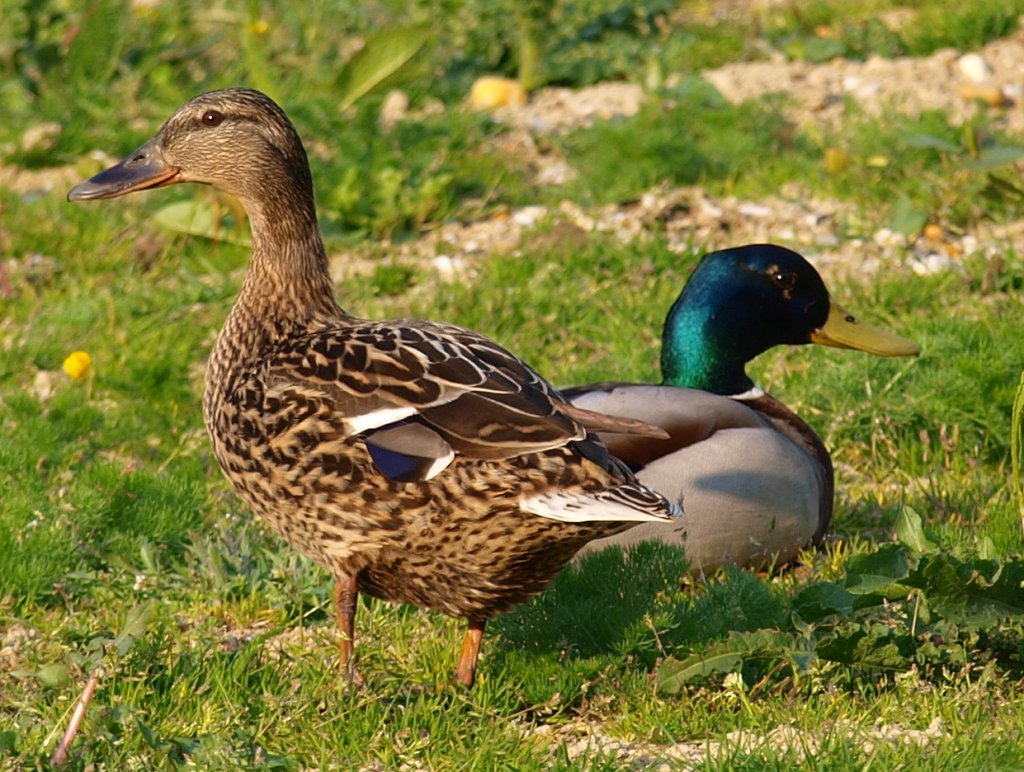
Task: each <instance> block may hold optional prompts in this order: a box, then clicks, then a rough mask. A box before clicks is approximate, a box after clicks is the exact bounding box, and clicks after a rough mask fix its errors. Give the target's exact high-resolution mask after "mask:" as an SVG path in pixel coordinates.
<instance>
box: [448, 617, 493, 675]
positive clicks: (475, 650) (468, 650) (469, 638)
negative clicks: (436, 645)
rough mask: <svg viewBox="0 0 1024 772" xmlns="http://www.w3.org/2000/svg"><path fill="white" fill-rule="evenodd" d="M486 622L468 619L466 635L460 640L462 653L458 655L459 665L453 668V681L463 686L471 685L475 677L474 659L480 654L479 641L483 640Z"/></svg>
mask: <svg viewBox="0 0 1024 772" xmlns="http://www.w3.org/2000/svg"><path fill="white" fill-rule="evenodd" d="M486 624H487V622H486V621H484V620H479V619H470V620H468V624H467V627H466V637H465V639H464V640H463V641H462V654H460V655H459V666H458V667H457V668H455V682H456V683H458V684H462V685H463V686H465V687H470V686H472V685H473V681H474V679H475V678H476V661H477V659H478V658H479V656H480V642H481V641H482V640H483V637H484V625H486Z"/></svg>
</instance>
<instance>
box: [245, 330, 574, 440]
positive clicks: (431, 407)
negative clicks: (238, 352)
mask: <svg viewBox="0 0 1024 772" xmlns="http://www.w3.org/2000/svg"><path fill="white" fill-rule="evenodd" d="M270 361H271V363H272V364H270V365H269V366H268V369H267V372H266V373H265V376H264V382H265V383H266V384H267V386H268V389H267V393H268V394H279V395H286V394H288V393H291V392H293V391H294V389H295V388H296V387H301V389H302V390H303V391H304V392H307V393H308V392H309V391H310V390H313V391H316V392H319V393H320V394H321V395H322V396H323V397H324V398H325V399H327V400H328V401H329V402H330V404H331V406H332V409H333V410H332V412H335V413H336V414H337V415H340V416H344V417H345V418H346V420H348V421H350V422H351V423H350V425H349V427H348V434H350V435H351V434H358V433H361V432H362V431H364V430H365V429H366V428H375V426H373V425H372V423H373V419H374V414H375V413H376V414H378V415H379V416H380V417H382V418H383V419H385V420H382V422H381V423H379V424H376V426H380V425H385V424H387V423H390V421H391V420H397V419H398V418H400V417H401V415H399V414H398V413H396V412H395V411H402V410H408V412H409V413H413V412H414V413H416V414H418V416H419V419H420V420H422V421H423V422H425V423H426V424H428V425H429V426H431V427H432V428H433V429H435V430H436V431H437V432H438V433H439V434H440V435H441V436H442V437H443V438H444V439H445V441H446V442H448V443H449V444H450V445H451V447H452V448H453V449H454V450H455V451H456V452H457V453H460V454H462V455H465V456H469V457H472V458H486V459H494V458H509V457H512V456H517V455H520V454H524V453H531V452H538V451H542V450H548V449H550V448H555V447H560V446H562V445H565V444H566V443H568V442H571V441H573V440H580V439H583V438H584V437H585V436H586V429H585V428H584V426H583V425H582V423H581V422H579V421H578V420H576V419H575V418H574V417H573V416H572V415H571V413H567V412H566V411H564V401H563V400H562V398H561V396H560V395H559V394H558V392H557V391H555V389H553V388H552V387H551V386H550V385H549V384H547V383H546V382H545V381H544V380H543V378H541V377H540V376H539V375H538V374H537V373H536V372H534V371H533V370H532V369H530V368H529V367H528V366H527V365H526V364H525V363H523V362H522V361H521V360H520V359H518V358H517V357H515V356H514V355H512V354H511V353H509V352H508V351H506V350H505V349H503V348H502V347H501V346H499V345H497V344H496V343H494V342H493V341H491V340H489V339H487V338H485V337H483V336H481V335H477V334H476V333H472V332H470V331H468V330H464V329H462V328H458V327H452V326H446V325H438V324H432V323H427V322H418V321H415V320H402V321H401V322H396V323H388V322H380V323H369V322H368V323H366V324H362V325H359V326H354V327H350V328H341V329H334V330H326V331H323V332H319V333H315V334H312V335H307V336H303V337H302V338H298V339H295V340H292V341H290V342H289V344H288V346H287V348H283V349H281V350H279V351H277V352H275V354H274V355H273V356H272V357H271V358H270ZM392 416H393V418H392ZM361 419H365V420H361ZM368 425H369V426H368Z"/></svg>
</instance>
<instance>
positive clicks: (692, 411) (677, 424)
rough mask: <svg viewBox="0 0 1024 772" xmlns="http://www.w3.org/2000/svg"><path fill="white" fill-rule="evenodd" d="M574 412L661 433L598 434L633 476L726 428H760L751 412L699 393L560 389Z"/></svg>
mask: <svg viewBox="0 0 1024 772" xmlns="http://www.w3.org/2000/svg"><path fill="white" fill-rule="evenodd" d="M562 393H563V394H564V395H565V396H566V397H567V398H568V399H569V400H570V401H571V402H572V403H573V405H575V406H576V407H579V408H583V409H586V410H592V411H595V412H599V413H608V414H610V415H614V416H621V417H624V418H631V419H634V420H637V421H640V422H642V423H644V424H651V425H653V426H656V427H658V428H660V429H662V430H663V431H664V432H665V435H666V436H667V438H656V437H644V436H641V435H637V434H618V433H614V432H611V433H609V432H604V431H602V433H601V439H602V440H603V441H604V443H605V444H606V445H607V446H608V450H609V451H610V452H611V453H612V454H613V455H615V456H616V457H617V458H619V459H621V460H622V461H623V462H625V463H626V464H627V465H628V466H629V467H630V468H632V469H633V470H638V469H641V468H643V467H644V466H646V465H647V464H649V463H651V462H652V461H654V460H655V459H658V458H661V457H663V456H666V455H668V454H670V453H674V452H675V451H677V450H679V449H680V448H685V447H689V446H690V445H694V444H696V443H698V442H701V441H703V440H706V439H708V438H709V437H711V436H712V435H713V434H714V433H715V432H717V431H720V430H722V429H729V428H741V427H749V428H763V427H765V426H766V425H767V422H766V421H765V420H764V419H763V418H762V417H760V416H759V415H758V414H757V413H756V412H755V411H753V410H751V409H749V408H747V407H746V406H744V405H742V404H740V403H738V402H737V401H736V400H733V399H730V398H729V397H723V396H719V395H717V394H711V393H709V392H706V391H700V390H697V389H683V388H677V387H675V386H653V385H648V384H632V383H599V384H593V385H590V386H576V387H572V388H569V389H563V390H562Z"/></svg>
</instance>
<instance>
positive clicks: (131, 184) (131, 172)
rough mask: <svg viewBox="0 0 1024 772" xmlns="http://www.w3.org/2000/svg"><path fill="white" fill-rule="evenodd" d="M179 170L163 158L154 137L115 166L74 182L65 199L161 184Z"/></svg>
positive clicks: (170, 182) (114, 194) (173, 179)
mask: <svg viewBox="0 0 1024 772" xmlns="http://www.w3.org/2000/svg"><path fill="white" fill-rule="evenodd" d="M178 174H179V171H178V169H176V168H174V167H173V166H171V165H169V164H168V163H167V161H165V160H164V154H163V148H162V147H161V145H160V142H159V141H158V140H157V139H156V138H154V139H151V140H149V142H147V143H146V144H144V145H143V146H142V147H140V148H139V149H138V150H136V151H135V152H134V153H132V154H131V155H129V156H128V157H127V158H125V159H124V160H123V161H121V163H119V164H117V165H116V166H111V167H110V168H109V169H107V170H106V171H102V172H100V173H99V174H97V175H96V176H95V177H93V178H91V179H88V180H86V181H85V182H83V183H81V184H79V185H75V187H73V188H72V189H71V191H70V192H69V193H68V201H91V200H93V199H97V198H117V197H118V196H123V195H124V194H126V193H131V192H133V191H136V190H148V189H149V188H161V187H163V186H164V185H173V184H174V183H175V182H178V181H179V180H178Z"/></svg>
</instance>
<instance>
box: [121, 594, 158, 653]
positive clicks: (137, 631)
mask: <svg viewBox="0 0 1024 772" xmlns="http://www.w3.org/2000/svg"><path fill="white" fill-rule="evenodd" d="M152 611H153V604H152V603H143V604H140V605H138V606H133V607H132V608H131V609H130V610H129V611H128V614H127V615H126V616H125V620H124V627H123V628H122V629H121V632H120V633H118V634H117V637H116V638H115V639H114V640H113V644H114V648H115V649H117V652H118V654H125V653H127V651H128V650H129V649H130V648H131V647H132V644H133V643H135V641H136V640H137V639H139V638H141V637H142V636H143V635H144V634H145V632H146V623H147V622H148V621H149V617H150V614H151V613H152Z"/></svg>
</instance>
